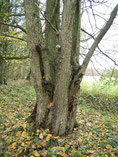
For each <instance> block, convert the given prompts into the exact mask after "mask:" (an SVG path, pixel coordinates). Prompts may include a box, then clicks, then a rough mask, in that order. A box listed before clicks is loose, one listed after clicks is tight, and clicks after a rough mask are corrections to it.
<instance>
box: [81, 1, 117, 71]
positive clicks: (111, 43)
mask: <svg viewBox="0 0 118 157" xmlns="http://www.w3.org/2000/svg"><path fill="white" fill-rule="evenodd" d="M93 4H94V3H93ZM116 4H118V0H108V1H107V2H106V3H105V4H102V5H96V6H94V7H93V10H92V9H88V10H87V11H86V12H84V14H83V17H82V27H83V28H84V29H86V30H87V31H88V32H89V33H91V34H92V35H93V34H94V32H95V33H98V32H99V30H100V29H101V28H102V27H103V26H104V24H105V22H106V20H107V19H108V18H109V16H110V13H111V11H112V10H113V8H114V7H115V5H116ZM87 6H90V3H89V2H88V3H87V4H86V6H84V7H87ZM93 14H95V15H96V16H93ZM92 42H93V40H91V41H89V42H88V44H86V46H88V48H90V45H91V44H92ZM99 47H100V48H101V50H102V51H103V52H105V53H106V54H107V55H109V56H110V57H112V58H113V59H114V60H115V61H116V62H117V64H118V14H117V17H116V19H115V20H114V23H113V25H112V26H111V28H110V29H109V31H108V32H107V34H106V35H105V37H104V38H103V40H102V41H101V43H100V44H99ZM95 54H96V55H95V58H92V61H93V63H94V65H95V67H96V68H99V69H102V68H111V67H112V68H113V67H114V64H113V62H111V61H110V60H109V59H107V58H106V57H104V56H103V55H99V56H98V55H97V52H96V53H95ZM92 66H93V64H92V63H90V64H89V67H92ZM117 68H118V67H117Z"/></svg>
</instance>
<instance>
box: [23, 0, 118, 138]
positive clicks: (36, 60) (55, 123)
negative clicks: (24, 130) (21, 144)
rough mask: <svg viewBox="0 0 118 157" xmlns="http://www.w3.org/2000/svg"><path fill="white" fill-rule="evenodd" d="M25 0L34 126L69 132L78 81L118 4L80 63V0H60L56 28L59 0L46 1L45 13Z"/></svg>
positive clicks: (71, 126) (31, 0) (115, 12)
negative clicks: (42, 22)
mask: <svg viewBox="0 0 118 157" xmlns="http://www.w3.org/2000/svg"><path fill="white" fill-rule="evenodd" d="M24 2H25V3H24V6H25V17H26V27H27V43H28V49H29V52H30V59H31V72H32V78H33V80H34V87H35V91H36V107H35V109H34V112H33V113H34V114H35V116H34V117H35V122H36V126H37V127H39V126H42V127H48V128H49V129H50V130H51V131H52V133H53V134H55V135H60V136H62V135H65V134H68V133H71V132H72V130H73V128H74V125H75V118H76V110H77V95H78V92H79V90H80V83H81V81H82V78H83V75H84V73H85V70H86V68H87V66H88V63H89V61H90V59H91V57H92V55H93V53H94V51H95V49H96V47H97V46H98V44H99V42H100V41H101V39H102V38H103V36H104V35H105V33H106V32H107V31H108V29H109V28H110V26H111V24H112V23H113V20H114V18H115V16H116V15H117V10H118V5H116V7H115V8H114V10H113V11H112V13H111V16H110V18H109V20H108V21H107V22H106V24H105V26H104V27H103V29H102V30H101V31H100V33H99V34H98V36H97V37H96V40H95V42H93V44H92V46H91V48H90V49H89V52H88V54H87V55H86V57H85V59H84V61H83V63H82V65H81V66H79V62H78V59H79V55H80V50H79V48H80V45H79V44H80V17H81V16H80V15H81V11H80V9H81V0H63V4H64V5H63V15H62V21H61V26H60V29H59V30H58V28H59V27H58V26H57V25H58V23H59V2H60V1H59V0H49V1H47V5H46V6H47V7H49V8H48V9H47V10H46V11H47V12H46V14H45V15H46V16H45V15H43V13H42V11H41V10H40V8H39V7H38V0H24ZM48 2H49V3H48ZM50 4H51V5H50ZM49 5H50V6H49ZM50 10H51V11H50ZM39 11H40V13H41V14H42V15H43V17H44V19H45V21H46V22H45V24H46V25H45V26H46V30H45V31H47V32H43V31H42V27H41V19H40V14H39ZM55 14H56V15H57V16H56V15H55ZM56 18H57V19H58V20H57V21H55V20H56ZM58 43H59V44H60V45H58V46H59V47H58V46H57V45H56V44H58ZM56 47H58V48H59V49H58V51H57V49H56ZM55 60H56V61H55ZM53 66H55V67H56V68H55V67H53Z"/></svg>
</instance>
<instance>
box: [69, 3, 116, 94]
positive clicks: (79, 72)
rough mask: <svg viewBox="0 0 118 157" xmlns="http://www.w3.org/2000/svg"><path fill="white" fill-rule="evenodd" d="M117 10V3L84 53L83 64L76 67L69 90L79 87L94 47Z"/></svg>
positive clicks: (106, 29)
mask: <svg viewBox="0 0 118 157" xmlns="http://www.w3.org/2000/svg"><path fill="white" fill-rule="evenodd" d="M117 11H118V4H117V5H116V6H115V8H114V9H113V11H112V12H111V15H110V18H109V20H108V21H107V22H106V24H105V26H104V27H103V28H102V29H101V31H100V33H99V34H98V36H97V38H96V39H95V41H94V42H93V44H92V46H91V48H90V49H89V52H88V54H87V55H86V57H85V59H84V61H83V64H82V66H81V67H78V69H77V71H76V73H75V75H74V77H73V80H72V82H71V84H70V87H71V90H72V91H73V90H74V89H75V88H79V87H77V86H78V85H80V82H81V81H82V78H83V75H84V73H85V70H86V68H87V66H88V63H89V61H90V59H91V57H92V55H93V53H94V51H95V49H96V47H97V46H98V44H99V43H100V41H101V40H102V38H103V37H104V35H105V34H106V33H107V31H108V30H109V28H110V26H111V25H112V23H113V21H114V19H115V17H116V14H117Z"/></svg>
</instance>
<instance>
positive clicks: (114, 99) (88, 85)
mask: <svg viewBox="0 0 118 157" xmlns="http://www.w3.org/2000/svg"><path fill="white" fill-rule="evenodd" d="M79 104H80V105H84V106H87V107H92V108H94V109H97V110H101V111H102V112H103V111H104V112H107V111H108V112H110V113H113V114H116V115H117V114H118V85H105V84H103V82H101V81H96V82H88V81H85V80H84V81H83V82H82V84H81V92H80V96H79Z"/></svg>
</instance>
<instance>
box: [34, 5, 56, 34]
mask: <svg viewBox="0 0 118 157" xmlns="http://www.w3.org/2000/svg"><path fill="white" fill-rule="evenodd" d="M36 6H37V7H38V9H39V11H40V13H41V15H42V16H43V17H44V19H45V20H46V21H47V22H48V24H49V25H50V26H51V27H52V29H53V30H54V31H55V32H56V33H57V34H59V31H58V30H57V29H56V28H55V27H54V26H53V25H52V24H51V22H50V21H49V19H48V18H47V17H46V16H45V15H44V14H43V13H42V11H41V9H40V8H39V6H38V5H37V4H36Z"/></svg>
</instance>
